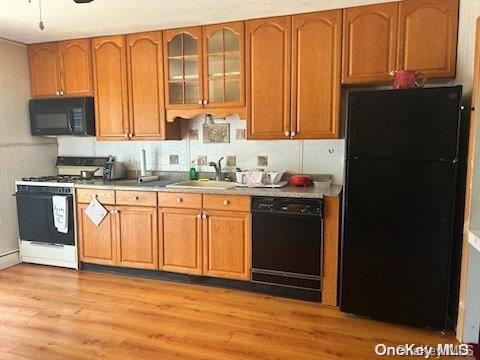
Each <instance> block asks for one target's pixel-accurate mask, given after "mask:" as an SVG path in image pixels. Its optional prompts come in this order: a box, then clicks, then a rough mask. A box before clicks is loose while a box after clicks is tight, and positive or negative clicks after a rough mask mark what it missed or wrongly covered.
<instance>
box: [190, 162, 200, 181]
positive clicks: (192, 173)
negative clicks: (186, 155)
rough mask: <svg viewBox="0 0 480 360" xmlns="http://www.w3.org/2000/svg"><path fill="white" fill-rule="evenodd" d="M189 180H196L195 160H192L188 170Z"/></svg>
mask: <svg viewBox="0 0 480 360" xmlns="http://www.w3.org/2000/svg"><path fill="white" fill-rule="evenodd" d="M188 179H189V180H198V171H197V169H196V168H195V160H192V165H191V166H190V171H189V173H188Z"/></svg>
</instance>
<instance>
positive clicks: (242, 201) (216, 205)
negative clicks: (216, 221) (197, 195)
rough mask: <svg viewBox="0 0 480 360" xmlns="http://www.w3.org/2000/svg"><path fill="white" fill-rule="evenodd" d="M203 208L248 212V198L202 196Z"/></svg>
mask: <svg viewBox="0 0 480 360" xmlns="http://www.w3.org/2000/svg"><path fill="white" fill-rule="evenodd" d="M203 208H204V209H206V210H228V211H246V212H250V196H239V195H203Z"/></svg>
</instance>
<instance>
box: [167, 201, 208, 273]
mask: <svg viewBox="0 0 480 360" xmlns="http://www.w3.org/2000/svg"><path fill="white" fill-rule="evenodd" d="M160 211H161V212H160V214H159V239H160V246H159V250H160V252H159V260H160V269H161V270H165V271H173V272H180V273H184V274H194V275H201V274H202V271H203V269H202V221H201V220H200V218H199V217H198V215H199V214H200V211H199V210H182V209H161V210H160Z"/></svg>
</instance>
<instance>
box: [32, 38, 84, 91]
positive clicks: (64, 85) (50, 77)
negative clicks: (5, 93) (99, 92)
mask: <svg viewBox="0 0 480 360" xmlns="http://www.w3.org/2000/svg"><path fill="white" fill-rule="evenodd" d="M28 58H29V64H30V87H31V92H32V97H34V98H48V97H57V96H66V97H75V96H92V95H93V85H92V63H91V49H90V39H75V40H66V41H61V42H52V43H43V44H33V45H29V46H28Z"/></svg>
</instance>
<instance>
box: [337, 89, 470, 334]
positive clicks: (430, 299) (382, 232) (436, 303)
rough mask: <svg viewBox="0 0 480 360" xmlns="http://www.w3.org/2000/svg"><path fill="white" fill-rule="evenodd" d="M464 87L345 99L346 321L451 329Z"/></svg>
mask: <svg viewBox="0 0 480 360" xmlns="http://www.w3.org/2000/svg"><path fill="white" fill-rule="evenodd" d="M461 91H462V88H461V86H455V87H441V88H424V89H411V90H376V91H352V92H349V94H348V107H347V129H346V131H347V141H346V168H345V172H346V173H345V197H344V231H343V234H342V244H341V245H342V246H341V269H340V271H341V287H340V308H341V310H342V311H344V312H349V313H353V314H358V315H364V316H368V317H371V318H376V319H380V320H385V321H391V322H398V323H403V324H409V325H413V326H419V327H427V328H433V329H447V328H448V327H450V326H453V325H454V323H455V322H456V312H457V309H456V307H457V305H458V283H459V268H460V252H461V241H462V225H463V204H464V191H465V169H466V166H465V162H466V161H465V159H466V143H467V139H466V137H467V128H468V126H467V121H465V120H464V119H463V117H462V116H461V111H460V101H461Z"/></svg>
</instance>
